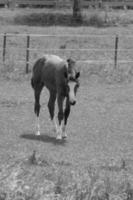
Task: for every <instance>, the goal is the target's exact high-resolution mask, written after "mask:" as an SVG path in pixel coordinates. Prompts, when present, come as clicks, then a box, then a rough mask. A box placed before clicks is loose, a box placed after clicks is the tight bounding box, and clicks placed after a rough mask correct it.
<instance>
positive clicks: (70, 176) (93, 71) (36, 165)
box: [0, 9, 133, 200]
mask: <svg viewBox="0 0 133 200" xmlns="http://www.w3.org/2000/svg"><path fill="white" fill-rule="evenodd" d="M33 11H34V12H36V13H39V12H40V10H37V11H35V10H28V9H27V10H16V11H15V12H14V11H7V10H0V18H1V19H2V21H1V22H0V23H1V29H0V31H1V33H4V32H12V33H36V34H38V33H39V34H40V33H41V34H64V33H65V34H73V35H74V38H66V37H65V38H59V39H57V38H56V40H55V39H53V38H49V39H47V40H46V39H45V40H42V39H40V38H32V46H31V47H32V48H39V49H40V51H37V52H33V53H31V58H30V60H31V61H32V62H33V61H34V60H35V59H37V57H39V56H40V55H42V54H43V53H44V52H47V48H53V47H54V48H61V49H62V47H64V45H65V48H66V49H67V48H76V49H79V48H99V49H102V48H114V35H115V34H122V36H121V37H120V47H121V48H126V49H131V48H132V38H129V37H127V35H128V34H130V35H132V33H133V28H132V25H131V24H130V25H128V26H127V27H123V26H120V25H119V26H115V27H114V26H113V27H108V28H107V27H106V28H103V27H102V28H97V27H85V26H81V27H80V26H78V27H69V26H65V27H64V26H44V27H41V26H37V27H36V26H35V25H36V24H34V26H29V24H24V25H22V24H21V23H20V21H19V23H18V21H17V25H15V24H14V23H15V22H14V17H15V19H16V18H17V16H18V15H19V17H20V15H22V12H24V13H23V15H28V16H30V14H31V13H32V12H33ZM41 12H44V10H41ZM28 13H29V14H28ZM38 15H39V14H38ZM117 15H119V16H121V17H123V16H124V19H125V18H128V19H129V16H130V19H131V18H132V16H133V14H132V12H131V11H129V12H127V11H126V12H125V11H124V12H123V11H122V12H119V13H118V12H114V13H113V14H112V13H111V12H110V16H117ZM32 16H33V15H32ZM2 17H3V18H2ZM121 17H120V19H122V18H121ZM18 19H19V20H20V18H18ZM21 19H23V17H22V18H21ZM26 19H27V18H26ZM28 19H29V18H28ZM76 34H88V35H93V36H94V34H96V35H97V36H100V38H99V37H93V38H92V37H89V38H76V37H75V35H76ZM105 35H106V37H104V36H105ZM101 36H103V37H101ZM112 36H113V37H112ZM125 36H126V37H125ZM7 44H8V49H7V54H6V63H5V65H4V66H3V65H2V64H1V75H0V94H1V97H0V111H1V115H0V128H1V129H0V200H1V199H2V200H5V199H12V200H13V199H16V200H20V199H21V200H22V199H23V200H30V199H31V200H48V199H49V200H52V199H53V200H55V199H58V200H63V199H65V200H85V199H86V200H117V199H119V200H132V199H133V167H132V166H133V159H132V153H133V148H132V146H133V138H132V132H133V123H132V121H133V109H132V108H133V106H132V104H133V93H132V88H133V82H132V63H130V64H127V63H126V64H125V65H119V66H118V69H117V70H113V65H110V64H109V63H108V61H106V62H104V63H98V64H94V63H92V64H87V63H86V64H82V65H81V63H78V67H79V69H80V70H81V72H82V73H81V86H80V89H79V92H78V96H77V98H78V103H77V105H76V106H75V107H73V109H72V112H71V115H70V118H69V123H68V127H67V132H68V139H67V140H66V141H62V142H57V141H56V140H55V133H54V132H53V131H52V126H51V122H50V120H49V114H48V110H47V100H48V92H47V91H46V90H44V91H43V93H42V96H41V104H42V109H41V114H40V119H41V133H42V135H41V136H40V137H35V136H34V131H35V130H34V126H35V115H34V112H33V106H34V99H33V91H32V89H31V86H30V76H31V75H30V74H29V75H24V68H25V62H22V63H21V62H19V63H18V62H16V60H19V61H20V60H22V59H25V38H17V39H16V38H8V41H7ZM1 45H2V40H1ZM11 47H12V48H11ZM23 48H24V49H23ZM42 49H43V50H42ZM52 52H53V53H56V54H57V55H61V56H62V57H64V58H65V57H69V56H72V57H74V58H75V59H78V60H89V59H91V60H100V59H106V60H108V59H113V56H114V54H113V53H112V52H109V53H108V52H102V53H101V51H98V53H95V52H94V51H91V52H89V53H84V52H82V53H81V52H78V51H75V52H68V53H66V52H65V50H64V52H62V51H61V52H56V51H55V50H54V51H52ZM121 59H125V60H126V59H132V52H131V53H128V52H124V53H119V60H121Z"/></svg>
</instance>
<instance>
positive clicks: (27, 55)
mask: <svg viewBox="0 0 133 200" xmlns="http://www.w3.org/2000/svg"><path fill="white" fill-rule="evenodd" d="M29 48H30V35H27V48H26V74H28V72H29V55H30V49H29Z"/></svg>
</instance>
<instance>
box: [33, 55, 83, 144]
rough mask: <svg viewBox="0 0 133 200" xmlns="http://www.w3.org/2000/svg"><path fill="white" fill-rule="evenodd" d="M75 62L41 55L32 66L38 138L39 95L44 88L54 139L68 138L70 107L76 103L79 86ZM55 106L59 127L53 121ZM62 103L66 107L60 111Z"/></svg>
mask: <svg viewBox="0 0 133 200" xmlns="http://www.w3.org/2000/svg"><path fill="white" fill-rule="evenodd" d="M75 63H76V62H75V61H74V60H73V59H72V58H69V59H67V60H64V59H62V58H61V57H59V56H56V55H44V56H42V57H41V58H39V59H37V61H36V62H35V64H34V65H33V70H32V78H31V86H32V88H33V90H34V97H35V104H34V112H35V115H36V117H37V124H36V126H37V131H36V135H40V124H39V113H40V107H41V105H40V94H41V91H42V89H43V87H44V86H45V87H46V88H47V89H48V91H49V100H48V110H49V114H50V118H51V120H52V122H53V125H54V130H55V131H56V133H57V137H56V139H57V140H61V139H63V138H67V134H66V131H65V130H66V125H67V121H68V117H69V114H70V110H71V106H74V105H75V104H76V101H77V100H76V93H77V89H78V87H79V77H80V72H79V71H77V70H76V67H75ZM56 99H57V104H58V123H59V124H58V125H57V123H56V120H55V114H54V111H55V101H56ZM64 101H65V108H64V109H63V107H64V106H63V105H64Z"/></svg>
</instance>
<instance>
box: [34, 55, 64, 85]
mask: <svg viewBox="0 0 133 200" xmlns="http://www.w3.org/2000/svg"><path fill="white" fill-rule="evenodd" d="M66 69H67V62H66V61H65V60H63V59H62V58H60V57H59V56H56V55H44V56H43V57H42V58H40V59H38V60H37V61H36V63H35V65H34V67H33V77H34V79H36V81H37V82H38V81H40V82H41V83H43V84H44V85H45V86H46V87H51V86H55V85H56V83H57V82H58V80H60V81H61V80H62V81H63V74H64V71H65V70H66Z"/></svg>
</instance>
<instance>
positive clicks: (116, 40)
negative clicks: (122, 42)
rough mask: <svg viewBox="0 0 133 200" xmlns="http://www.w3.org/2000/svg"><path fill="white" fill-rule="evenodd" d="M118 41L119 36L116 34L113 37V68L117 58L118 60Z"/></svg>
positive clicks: (115, 65)
mask: <svg viewBox="0 0 133 200" xmlns="http://www.w3.org/2000/svg"><path fill="white" fill-rule="evenodd" d="M118 42H119V37H118V35H116V37H115V56H114V68H115V69H116V68H117V60H118Z"/></svg>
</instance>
